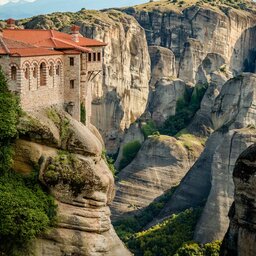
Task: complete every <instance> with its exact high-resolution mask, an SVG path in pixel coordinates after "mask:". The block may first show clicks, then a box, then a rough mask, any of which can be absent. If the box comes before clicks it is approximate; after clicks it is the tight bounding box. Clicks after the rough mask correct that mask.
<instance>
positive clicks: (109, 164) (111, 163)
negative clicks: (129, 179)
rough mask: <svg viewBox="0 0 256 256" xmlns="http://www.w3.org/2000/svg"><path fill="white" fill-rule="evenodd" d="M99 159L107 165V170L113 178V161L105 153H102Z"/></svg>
mask: <svg viewBox="0 0 256 256" xmlns="http://www.w3.org/2000/svg"><path fill="white" fill-rule="evenodd" d="M101 157H102V158H103V159H104V161H105V162H106V164H107V165H108V168H109V170H110V171H111V172H112V174H113V176H114V177H115V175H116V168H115V166H114V162H115V161H114V159H113V158H112V157H110V156H108V155H107V153H106V151H105V150H104V151H102V154H101Z"/></svg>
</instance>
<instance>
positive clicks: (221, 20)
mask: <svg viewBox="0 0 256 256" xmlns="http://www.w3.org/2000/svg"><path fill="white" fill-rule="evenodd" d="M245 6H247V8H243V9H242V8H240V9H239V7H238V8H232V7H231V6H230V5H229V1H227V2H226V4H225V3H221V2H218V3H217V5H212V3H211V2H209V3H207V1H204V2H203V1H183V2H182V3H180V2H176V1H168V0H163V1H157V2H151V3H146V4H143V5H138V6H135V7H129V8H125V9H123V11H124V12H126V13H128V14H130V15H133V16H134V17H135V18H136V19H137V20H138V22H139V23H140V25H141V26H142V27H143V28H144V29H145V32H146V36H147V41H148V44H149V45H159V46H162V47H166V48H169V49H171V50H172V52H173V53H174V55H175V59H176V68H177V71H178V72H177V73H178V78H180V79H182V80H184V81H185V82H192V83H196V82H197V81H198V77H200V69H199V67H200V65H201V64H202V62H203V61H204V60H205V62H206V63H208V64H210V63H211V62H209V60H207V55H208V54H209V53H210V54H214V55H215V60H214V61H215V63H220V62H223V61H224V62H225V63H226V66H227V70H230V71H231V72H232V73H234V74H237V73H239V72H241V71H251V70H253V71H254V70H255V54H254V53H255V45H254V43H253V42H255V33H254V32H253V30H254V28H253V27H254V26H255V25H256V19H255V9H256V8H255V4H254V3H253V2H252V1H245ZM216 61H217V62H216ZM214 65H215V64H214ZM249 69H250V70H249Z"/></svg>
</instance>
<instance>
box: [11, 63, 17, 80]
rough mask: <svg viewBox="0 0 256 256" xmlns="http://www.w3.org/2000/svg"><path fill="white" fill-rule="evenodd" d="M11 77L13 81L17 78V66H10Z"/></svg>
mask: <svg viewBox="0 0 256 256" xmlns="http://www.w3.org/2000/svg"><path fill="white" fill-rule="evenodd" d="M11 79H12V80H13V81H16V80H17V68H16V67H14V66H12V68H11Z"/></svg>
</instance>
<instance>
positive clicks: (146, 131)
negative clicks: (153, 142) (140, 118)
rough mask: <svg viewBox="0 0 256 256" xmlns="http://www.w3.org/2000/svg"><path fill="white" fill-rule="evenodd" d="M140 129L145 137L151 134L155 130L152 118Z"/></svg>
mask: <svg viewBox="0 0 256 256" xmlns="http://www.w3.org/2000/svg"><path fill="white" fill-rule="evenodd" d="M141 131H142V133H143V135H144V138H145V139H146V138H147V137H148V136H150V135H153V134H155V133H156V132H157V129H156V126H155V123H154V122H153V120H150V121H148V122H147V123H146V124H143V125H142V127H141Z"/></svg>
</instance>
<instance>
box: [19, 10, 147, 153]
mask: <svg viewBox="0 0 256 256" xmlns="http://www.w3.org/2000/svg"><path fill="white" fill-rule="evenodd" d="M56 21H58V22H56ZM72 24H76V25H79V26H80V32H81V33H82V34H83V35H85V36H87V37H90V38H95V39H99V40H102V41H104V42H106V43H107V44H108V46H107V47H106V48H105V51H104V65H103V73H102V74H100V75H99V77H98V78H96V79H95V80H94V81H93V105H92V123H93V124H94V125H95V126H96V127H97V128H98V129H99V131H100V132H101V134H102V136H103V139H104V141H105V143H106V146H107V149H108V152H109V153H115V152H117V150H118V147H119V143H120V141H119V140H120V139H121V138H122V134H123V132H124V130H125V129H126V128H129V126H130V124H131V123H133V122H134V121H135V120H136V119H137V118H139V117H140V115H141V114H143V112H144V111H145V108H146V105H147V100H148V93H149V80H150V57H149V52H148V47H147V41H146V37H145V32H144V30H143V29H142V28H141V27H140V26H139V24H138V23H137V21H136V20H135V19H134V18H133V17H131V16H128V15H126V14H124V13H121V12H119V11H115V10H109V11H105V12H98V11H85V10H82V11H80V12H78V13H76V15H69V14H68V13H67V14H66V15H65V14H52V15H46V16H39V17H35V18H33V19H32V20H30V21H29V22H27V23H26V24H24V25H25V27H26V28H54V29H59V30H64V31H66V32H67V31H69V29H70V26H71V25H72Z"/></svg>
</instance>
